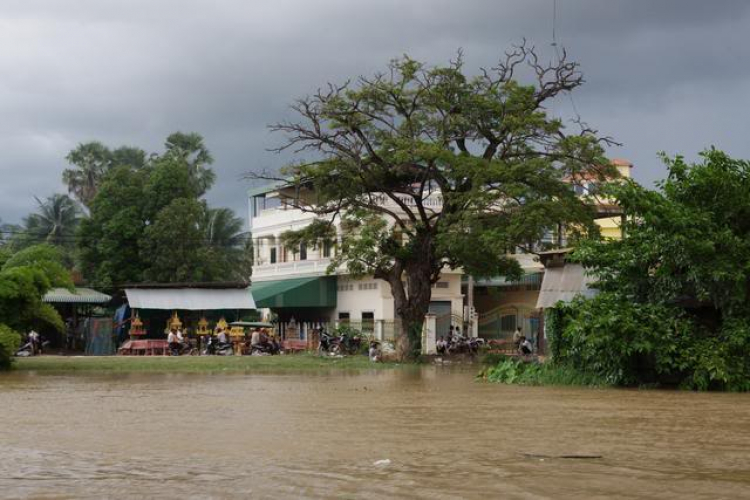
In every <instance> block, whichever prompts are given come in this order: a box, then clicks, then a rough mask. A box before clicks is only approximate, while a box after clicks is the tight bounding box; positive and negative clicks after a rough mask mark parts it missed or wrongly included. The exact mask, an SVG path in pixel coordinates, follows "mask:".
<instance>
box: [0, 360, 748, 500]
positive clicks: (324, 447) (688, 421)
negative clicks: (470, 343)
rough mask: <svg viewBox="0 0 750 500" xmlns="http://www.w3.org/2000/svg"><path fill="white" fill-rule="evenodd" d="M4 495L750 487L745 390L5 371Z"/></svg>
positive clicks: (739, 494) (425, 378)
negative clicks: (697, 391)
mask: <svg viewBox="0 0 750 500" xmlns="http://www.w3.org/2000/svg"><path fill="white" fill-rule="evenodd" d="M0 497H2V498H45V499H48V498H54V499H62V498H76V499H79V498H97V499H98V498H148V497H152V498H153V497H158V498H178V499H186V498H207V499H208V498H249V497H252V498H332V497H336V498H425V499H439V498H610V497H618V498H646V497H648V498H675V499H676V498H680V499H682V498H711V499H713V498H750V396H748V395H736V394H695V393H685V392H662V391H635V390H632V391H631V390H591V389H567V388H566V389H559V388H522V387H513V386H503V385H489V384H485V383H477V382H474V381H473V380H472V372H468V371H455V370H453V371H448V370H445V369H440V368H424V369H421V370H420V369H415V370H392V371H380V372H377V373H371V374H367V375H345V374H334V375H325V376H310V375H305V376H301V375H211V374H198V375H154V374H133V375H121V374H117V375H106V376H102V375H73V376H53V375H34V374H28V373H13V374H10V375H0Z"/></svg>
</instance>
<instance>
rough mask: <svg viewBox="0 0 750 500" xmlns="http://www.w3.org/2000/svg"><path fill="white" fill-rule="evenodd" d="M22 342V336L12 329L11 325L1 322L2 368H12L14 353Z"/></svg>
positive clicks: (0, 349)
mask: <svg viewBox="0 0 750 500" xmlns="http://www.w3.org/2000/svg"><path fill="white" fill-rule="evenodd" d="M20 344H21V336H20V335H19V334H18V333H16V332H14V331H13V330H11V329H10V327H8V326H6V325H3V324H0V370H7V369H8V368H10V365H11V362H12V361H13V355H14V354H15V353H16V351H17V350H18V347H19V346H20Z"/></svg>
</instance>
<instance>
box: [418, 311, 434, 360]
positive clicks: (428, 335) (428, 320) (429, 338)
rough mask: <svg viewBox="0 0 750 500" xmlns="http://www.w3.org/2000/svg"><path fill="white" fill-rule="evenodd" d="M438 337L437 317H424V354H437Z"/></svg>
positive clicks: (428, 314) (428, 315) (429, 315)
mask: <svg viewBox="0 0 750 500" xmlns="http://www.w3.org/2000/svg"><path fill="white" fill-rule="evenodd" d="M436 335H437V316H435V315H434V314H432V313H427V314H426V315H425V317H424V326H423V327H422V354H435V353H437V348H436V346H435V341H436V338H435V337H436Z"/></svg>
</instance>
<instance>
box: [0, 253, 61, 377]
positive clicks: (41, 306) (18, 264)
mask: <svg viewBox="0 0 750 500" xmlns="http://www.w3.org/2000/svg"><path fill="white" fill-rule="evenodd" d="M72 285H73V283H72V281H71V279H70V274H69V273H68V272H67V271H66V269H65V267H64V266H63V256H62V253H61V252H60V251H59V250H58V249H57V248H55V247H53V246H51V245H46V244H44V245H35V246H31V247H28V248H25V249H24V250H21V251H19V252H16V253H15V254H12V253H11V252H9V251H7V250H6V249H4V248H3V247H0V370H2V369H7V368H9V367H10V364H11V362H12V356H13V355H14V354H15V352H16V349H18V346H19V344H20V342H21V336H20V334H19V333H18V332H20V331H24V330H25V329H27V328H33V329H36V330H41V329H43V328H45V329H47V330H54V331H58V332H59V331H62V330H63V328H64V325H63V320H62V318H61V317H60V315H59V314H58V313H57V311H56V310H55V309H54V308H53V307H52V306H51V305H49V304H45V303H44V302H42V297H43V296H44V294H45V293H47V291H49V290H50V289H51V288H52V287H63V288H65V287H71V286H72Z"/></svg>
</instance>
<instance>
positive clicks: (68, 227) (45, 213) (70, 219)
mask: <svg viewBox="0 0 750 500" xmlns="http://www.w3.org/2000/svg"><path fill="white" fill-rule="evenodd" d="M34 199H35V200H36V202H37V205H38V207H37V211H36V212H35V213H33V214H31V215H29V216H28V217H26V218H25V219H24V226H25V230H26V232H27V233H28V235H29V236H30V237H32V238H34V239H37V240H39V239H43V240H44V241H46V242H47V243H51V244H53V245H71V244H72V242H73V237H74V235H75V230H76V228H77V227H78V223H79V222H80V217H81V208H80V206H79V205H78V203H76V202H75V201H74V200H73V199H71V198H70V197H69V196H68V195H65V194H59V193H55V194H53V195H52V196H50V197H48V198H46V199H45V200H40V199H39V198H37V197H36V196H35V197H34Z"/></svg>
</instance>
